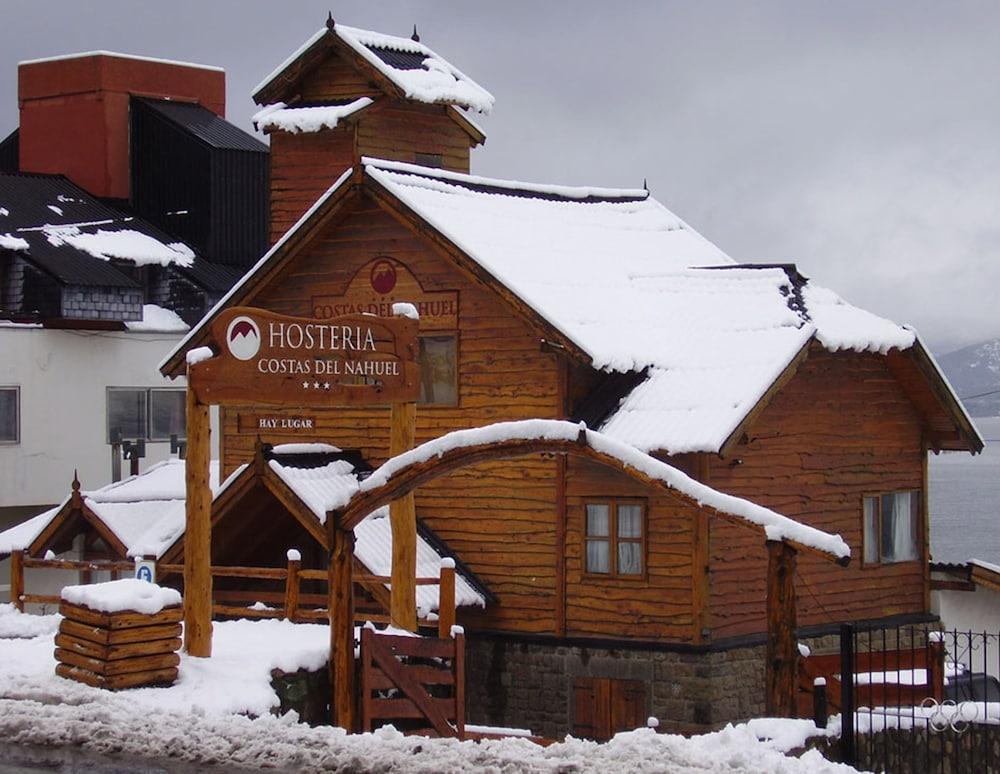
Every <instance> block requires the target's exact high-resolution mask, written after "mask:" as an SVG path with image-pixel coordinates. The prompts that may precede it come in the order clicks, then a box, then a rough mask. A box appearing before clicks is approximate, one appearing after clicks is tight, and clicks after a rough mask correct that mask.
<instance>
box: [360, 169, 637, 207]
mask: <svg viewBox="0 0 1000 774" xmlns="http://www.w3.org/2000/svg"><path fill="white" fill-rule="evenodd" d="M374 166H375V167H376V168H379V167H378V160H376V161H375V163H374ZM387 171H389V172H392V174H394V175H412V176H413V177H419V178H423V179H427V180H440V181H441V182H442V183H445V184H446V185H453V186H455V187H457V188H464V189H466V190H467V191H475V192H476V193H485V194H499V195H501V196H516V197H517V198H519V199H544V200H545V201H551V202H568V203H571V204H598V203H615V202H644V201H646V199H648V198H649V192H648V191H646V192H645V193H643V194H636V195H633V194H631V193H622V194H619V195H603V194H590V195H588V196H567V195H566V194H563V193H559V192H557V191H539V190H534V189H531V188H514V187H506V186H500V185H490V184H489V183H474V182H472V181H471V180H461V179H456V178H453V177H437V176H435V175H422V174H420V173H419V172H417V171H416V170H411V169H395V168H391V167H390V168H387Z"/></svg>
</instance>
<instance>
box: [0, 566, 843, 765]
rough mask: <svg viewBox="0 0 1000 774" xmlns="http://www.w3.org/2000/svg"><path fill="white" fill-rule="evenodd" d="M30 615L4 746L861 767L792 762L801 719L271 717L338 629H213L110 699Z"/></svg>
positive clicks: (1, 726)
mask: <svg viewBox="0 0 1000 774" xmlns="http://www.w3.org/2000/svg"><path fill="white" fill-rule="evenodd" d="M147 585H148V584H147ZM29 617H32V618H36V619H37V620H38V621H39V622H40V624H39V630H38V632H37V634H38V636H36V637H35V638H34V639H14V640H4V639H0V738H3V739H4V740H5V741H6V742H7V743H8V744H14V745H26V744H32V745H44V746H49V747H53V746H69V747H80V748H83V749H85V750H87V751H90V752H94V753H112V754H116V755H117V754H123V755H135V756H141V757H143V758H147V759H148V758H165V759H167V758H172V759H179V760H185V761H189V762H192V763H195V764H198V765H212V764H215V765H219V764H221V765H228V766H242V767H254V768H261V767H263V768H269V769H275V770H299V771H302V770H311V771H317V770H333V769H337V770H351V771H436V772H437V771H441V772H465V771H470V770H497V771H525V772H552V773H553V774H554V773H555V772H559V771H579V772H605V771H622V770H629V771H705V772H719V771H725V772H729V773H730V774H739V773H741V772H742V773H744V774H763V773H764V772H780V773H787V774H792V773H793V772H794V773H795V774H799V773H801V774H806V773H807V772H808V773H809V774H812V773H813V772H816V773H818V774H827V773H832V772H849V771H853V769H850V768H848V767H844V766H841V765H838V764H833V763H830V762H828V761H826V760H825V759H823V758H822V757H821V756H820V755H819V753H817V752H815V751H810V752H807V753H805V754H804V755H803V756H802V757H801V758H791V757H787V756H786V755H785V754H784V753H785V751H787V750H791V749H795V748H797V747H800V746H801V745H802V744H803V743H804V741H805V740H806V739H807V738H808V737H810V736H814V735H822V734H823V733H824V732H822V731H820V730H818V729H816V728H815V726H813V725H812V723H811V722H810V721H806V720H778V719H761V720H754V721H751V722H750V723H748V724H745V725H740V726H735V727H734V726H729V727H727V728H725V729H723V730H722V731H718V732H715V733H712V734H705V735H704V736H695V737H692V738H690V739H685V738H684V737H681V736H674V735H668V734H656V733H655V732H653V731H652V730H651V729H640V730H637V731H631V732H627V733H622V734H618V735H617V736H616V737H615V738H614V739H612V740H611V741H609V742H606V743H604V744H598V743H595V742H589V741H584V740H579V739H573V738H571V737H570V738H567V739H566V741H565V742H561V743H557V744H554V745H551V746H549V747H540V746H538V745H536V744H534V743H532V742H530V741H529V740H527V739H524V738H514V739H503V740H489V741H484V742H458V741H456V740H450V739H428V738H426V737H419V736H404V735H403V734H401V733H399V732H397V731H396V730H395V729H393V728H391V727H386V728H383V729H381V730H379V731H377V732H375V733H372V734H356V735H347V734H346V733H345V732H344V731H343V730H342V729H339V728H331V727H317V728H310V727H308V726H306V725H304V724H301V723H297V722H296V718H295V716H294V713H289V714H288V715H285V716H284V717H280V718H279V717H275V716H273V715H270V714H269V713H270V712H271V710H272V709H274V708H276V707H277V706H278V704H279V702H278V697H277V696H276V695H275V693H274V690H273V689H272V688H271V684H270V682H271V670H272V669H281V670H282V671H285V672H294V671H296V670H298V669H308V670H314V671H315V670H318V669H322V668H323V667H324V665H325V664H326V662H327V659H328V656H329V647H330V642H329V629H328V627H326V626H322V625H317V624H292V623H289V622H288V621H225V622H216V623H215V624H214V625H213V627H214V637H213V649H212V657H211V658H208V659H201V658H190V657H188V656H187V655H185V654H184V653H181V663H180V666H179V675H178V680H177V682H176V683H175V684H174V685H173V686H171V687H169V688H137V689H131V690H126V691H120V692H117V693H113V692H109V691H102V690H100V689H98V688H91V687H90V686H86V685H83V684H81V683H76V682H73V681H71V680H65V679H62V678H60V677H57V676H56V675H55V658H54V655H53V648H52V632H53V631H54V630H55V628H56V627H57V626H58V621H59V617H58V616H44V617H34V616H23V615H21V614H18V613H16V611H14V610H13V608H12V606H10V605H0V631H3V630H4V629H5V628H10V627H9V625H8V619H11V620H21V619H23V618H29ZM238 713H242V714H238ZM246 715H250V716H256V717H255V718H251V717H246ZM831 727H833V724H831Z"/></svg>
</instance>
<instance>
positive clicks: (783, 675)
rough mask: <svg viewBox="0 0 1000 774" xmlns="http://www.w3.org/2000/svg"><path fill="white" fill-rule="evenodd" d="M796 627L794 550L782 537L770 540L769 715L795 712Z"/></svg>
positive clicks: (768, 569)
mask: <svg viewBox="0 0 1000 774" xmlns="http://www.w3.org/2000/svg"><path fill="white" fill-rule="evenodd" d="M795 629H796V618H795V549H794V548H792V547H791V546H790V545H789V544H788V543H786V542H785V541H783V540H768V541H767V665H766V668H765V686H766V687H765V690H766V696H765V702H764V703H765V712H766V713H767V715H768V716H769V717H783V718H791V717H795V715H796V711H795V710H796V707H795V701H796V696H795V693H796V683H797V677H798V642H797V641H796V639H795Z"/></svg>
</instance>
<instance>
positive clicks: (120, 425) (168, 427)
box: [108, 387, 187, 443]
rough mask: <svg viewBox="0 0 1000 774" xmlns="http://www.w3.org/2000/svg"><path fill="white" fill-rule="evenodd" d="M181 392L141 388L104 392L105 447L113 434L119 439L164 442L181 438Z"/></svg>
mask: <svg viewBox="0 0 1000 774" xmlns="http://www.w3.org/2000/svg"><path fill="white" fill-rule="evenodd" d="M185 401H186V397H185V391H184V390H170V389H148V388H145V387H135V388H132V387H109V388H108V443H111V435H112V432H113V431H114V430H116V429H117V430H118V431H120V433H121V436H120V437H121V438H122V439H134V438H145V439H147V440H150V441H167V440H169V439H170V436H171V435H175V434H176V435H177V437H178V438H184V436H185V435H186V431H187V425H186V422H185V416H184V409H185V405H186V403H185Z"/></svg>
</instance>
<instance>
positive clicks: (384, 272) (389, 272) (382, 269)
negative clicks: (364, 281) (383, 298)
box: [371, 258, 396, 295]
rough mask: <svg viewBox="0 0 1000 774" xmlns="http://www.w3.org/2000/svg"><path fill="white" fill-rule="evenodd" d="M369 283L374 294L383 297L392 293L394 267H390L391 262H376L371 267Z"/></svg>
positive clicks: (394, 283) (385, 260)
mask: <svg viewBox="0 0 1000 774" xmlns="http://www.w3.org/2000/svg"><path fill="white" fill-rule="evenodd" d="M371 283H372V289H373V290H374V291H375V292H376V293H381V294H383V295H384V294H385V293H390V292H392V289H393V288H394V287H396V267H395V266H393V265H392V261H390V260H387V259H384V258H383V259H382V260H380V261H376V263H375V265H374V266H372V274H371Z"/></svg>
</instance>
